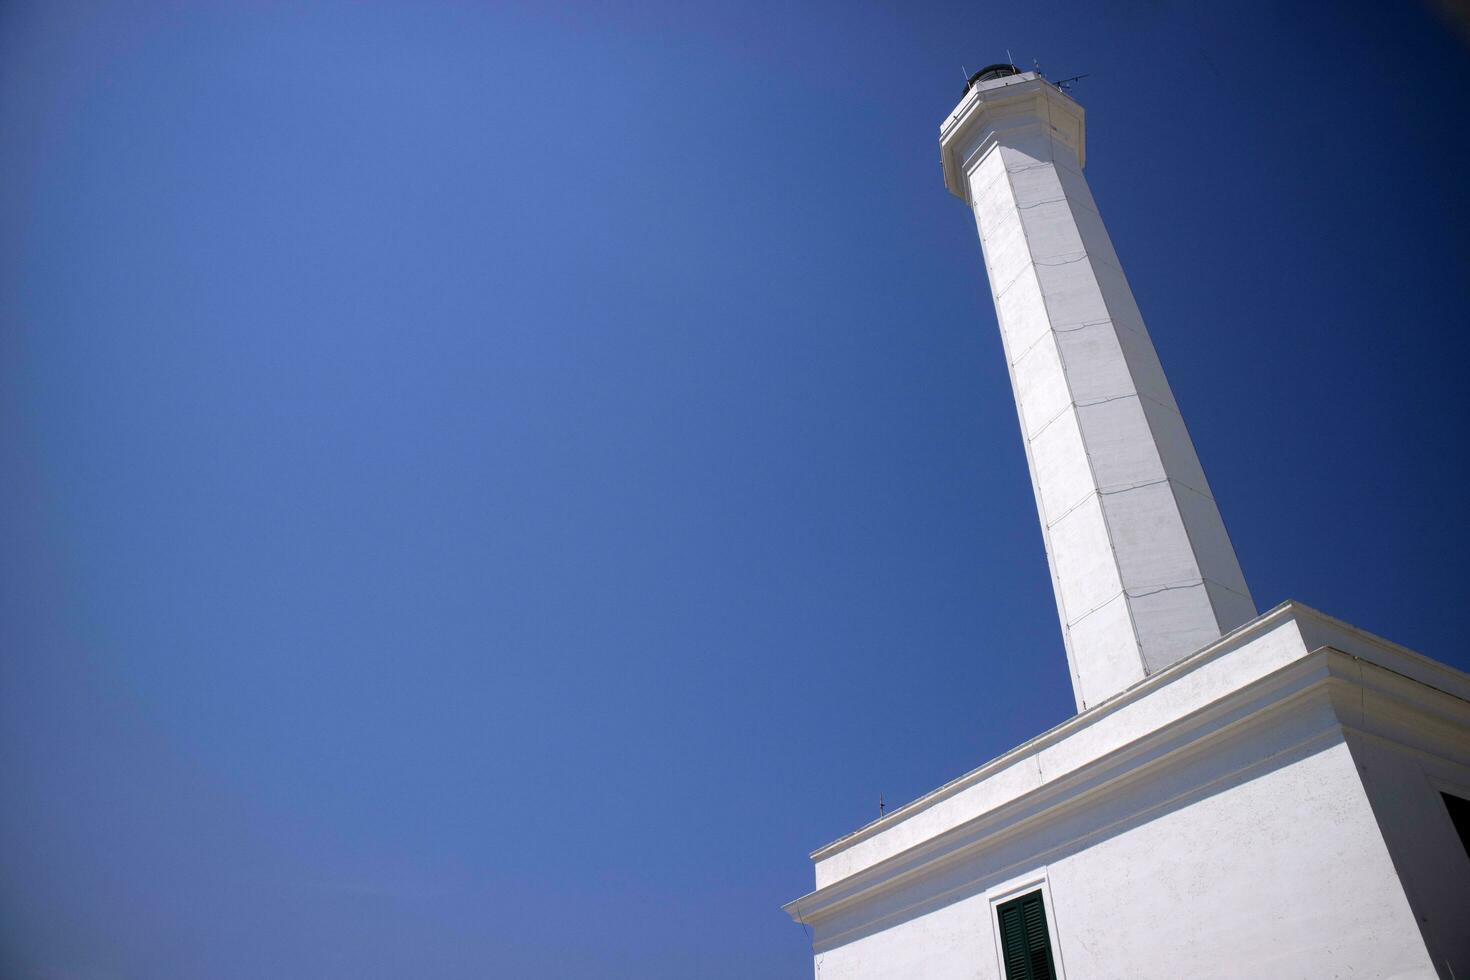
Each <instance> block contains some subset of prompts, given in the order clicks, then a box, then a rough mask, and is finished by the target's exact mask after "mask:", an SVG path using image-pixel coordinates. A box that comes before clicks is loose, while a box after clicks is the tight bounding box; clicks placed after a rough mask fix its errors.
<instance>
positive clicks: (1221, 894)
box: [786, 66, 1470, 980]
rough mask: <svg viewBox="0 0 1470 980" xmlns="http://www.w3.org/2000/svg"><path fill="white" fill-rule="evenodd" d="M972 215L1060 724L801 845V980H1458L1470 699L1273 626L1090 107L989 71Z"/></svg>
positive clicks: (1469, 957) (976, 131) (1331, 623)
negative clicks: (1138, 265) (1106, 203)
mask: <svg viewBox="0 0 1470 980" xmlns="http://www.w3.org/2000/svg"><path fill="white" fill-rule="evenodd" d="M940 147H941V154H942V158H943V164H944V175H945V183H946V184H947V186H948V187H949V189H950V191H951V192H953V193H954V194H955V195H956V196H958V197H961V198H963V199H964V200H965V201H966V202H967V203H968V204H970V206H971V208H972V209H973V210H974V212H975V219H976V223H977V225H978V226H979V231H980V242H981V246H982V249H983V251H984V254H985V266H986V271H987V273H988V275H989V278H990V286H991V292H992V295H993V296H994V299H995V307H996V316H997V319H998V321H999V323H1000V329H1001V335H1002V339H1003V342H1004V347H1005V353H1006V358H1007V361H1008V363H1009V367H1010V376H1011V383H1012V387H1013V390H1014V392H1015V397H1016V408H1017V412H1018V414H1019V416H1020V422H1021V435H1022V439H1023V441H1024V443H1025V446H1026V458H1027V462H1028V465H1029V467H1030V471H1031V479H1032V485H1033V487H1034V488H1035V492H1036V506H1037V511H1038V513H1039V515H1040V519H1041V527H1042V533H1043V536H1044V538H1045V542H1046V552H1047V558H1048V562H1049V564H1050V566H1051V573H1052V582H1053V585H1054V588H1055V592H1056V600H1057V611H1058V615H1059V618H1060V621H1061V626H1062V634H1063V638H1064V640H1065V645H1066V650H1067V659H1068V663H1069V666H1070V668H1071V676H1072V684H1073V688H1074V691H1075V694H1076V698H1077V708H1078V712H1079V713H1078V714H1077V715H1076V716H1074V717H1073V718H1071V719H1069V720H1068V721H1066V722H1064V723H1063V724H1061V725H1059V726H1058V727H1056V728H1054V729H1052V730H1051V731H1049V732H1046V733H1044V734H1042V735H1039V736H1037V737H1036V738H1034V739H1032V740H1031V741H1029V742H1027V743H1025V744H1023V745H1021V746H1019V747H1017V748H1015V749H1013V750H1011V751H1010V752H1008V753H1006V754H1005V755H1003V756H1001V757H1000V758H998V759H994V760H992V761H990V762H988V763H986V764H985V765H983V766H981V767H980V768H978V769H976V770H974V771H973V772H970V773H967V774H965V775H963V776H961V777H959V778H958V779H956V780H954V781H953V782H951V783H948V784H947V785H944V786H941V787H940V788H938V789H936V790H934V791H933V792H931V793H929V794H927V795H926V796H923V797H921V798H920V799H918V800H915V801H914V802H912V803H910V804H908V805H907V806H904V807H901V808H899V809H897V810H894V811H892V812H890V813H889V814H887V815H886V816H884V817H883V818H882V819H880V820H877V821H875V822H874V823H871V824H869V825H868V826H866V827H863V828H862V829H860V830H857V831H855V832H854V833H852V834H849V835H848V836H846V837H844V838H842V839H841V840H838V841H835V842H833V843H831V844H828V845H827V846H825V847H823V848H821V849H819V850H817V851H816V852H815V853H814V854H812V859H813V860H814V861H815V862H816V890H815V891H813V892H811V893H810V894H808V895H806V896H803V897H802V898H799V899H797V900H796V901H794V902H792V903H790V904H789V905H787V906H786V911H787V912H788V913H789V914H790V915H791V916H792V917H793V918H794V919H796V920H797V921H799V922H801V923H804V924H805V925H806V926H808V927H809V928H810V930H811V932H812V936H813V952H814V957H815V970H816V975H817V976H818V977H819V978H820V980H857V978H863V980H868V978H879V977H881V978H926V980H927V978H932V980H950V978H954V980H960V978H965V980H973V978H1006V980H1020V978H1024V980H1042V978H1050V977H1059V978H1069V980H1096V978H1125V977H1126V978H1129V980H1149V978H1160V980H1163V978H1171V980H1172V978H1181V977H1189V978H1205V977H1221V978H1227V977H1228V978H1254V977H1272V978H1303V980H1307V978H1311V980H1316V978H1331V977H1355V978H1377V977H1403V978H1407V977H1441V978H1444V980H1455V978H1459V980H1470V676H1467V675H1466V674H1463V673H1461V672H1459V671H1456V670H1453V669H1451V668H1449V667H1446V666H1444V665H1442V664H1439V663H1436V662H1434V661H1432V660H1428V659H1426V658H1424V657H1421V656H1419V655H1418V654H1415V653H1413V652H1412V651H1409V650H1406V649H1404V648H1403V647H1400V646H1397V645H1395V644H1393V643H1390V642H1388V641H1387V640H1383V639H1379V638H1378V637H1375V636H1371V635H1368V634H1366V633H1363V632H1361V631H1359V630H1357V629H1354V628H1353V627H1351V626H1349V625H1347V624H1346V623H1343V622H1340V621H1338V620H1335V619H1332V618H1330V617H1327V616H1324V615H1323V614H1321V613H1318V612H1316V611H1314V610H1311V609H1307V608H1305V607H1303V606H1300V605H1298V604H1296V603H1293V602H1286V603H1282V604H1281V605H1279V606H1276V607H1275V608H1274V609H1271V610H1270V611H1269V612H1266V613H1264V614H1262V615H1259V616H1258V615H1257V614H1256V607H1255V604H1254V602H1253V601H1252V599H1251V597H1250V592H1249V590H1248V589H1247V587H1246V584H1245V580H1244V578H1243V576H1242V575H1241V571H1240V565H1239V563H1238V562H1237V561H1236V558H1235V552H1234V549H1233V547H1232V546H1231V543H1230V539H1229V537H1228V535H1227V534H1226V532H1225V526H1224V524H1223V522H1222V521H1221V519H1220V514H1219V511H1218V510H1217V509H1216V506H1215V501H1214V499H1213V497H1212V495H1211V493H1210V488H1209V485H1208V483H1207V482H1206V480H1205V477H1204V473H1203V471H1202V470H1201V468H1200V464H1199V460H1198V459H1197V458H1196V456H1195V451H1194V446H1193V444H1192V443H1191V442H1190V439H1189V434H1188V432H1187V431H1186V430H1185V427H1184V422H1183V420H1182V419H1181V418H1180V415H1179V411H1178V408H1177V406H1176V405H1175V402H1174V398H1173V395H1172V394H1171V392H1170V390H1169V385H1168V382H1167V381H1166V380H1165V377H1164V373H1163V369H1162V368H1161V367H1160V365H1159V360H1158V357H1157V355H1156V354H1155V353H1154V349H1153V345H1152V343H1151V342H1150V340H1149V337H1148V333H1147V331H1146V329H1145V327H1144V323H1143V319H1142V317H1141V316H1140V314H1139V311H1138V308H1137V306H1136V305H1135V303H1134V301H1133V294H1132V291H1131V290H1130V288H1129V286H1128V282H1127V279H1126V278H1125V276H1124V275H1123V272H1122V269H1121V268H1120V267H1119V264H1118V257H1117V255H1116V254H1115V253H1114V251H1113V248H1112V245H1111V243H1110V241H1109V239H1108V234H1107V231H1106V229H1105V228H1104V227H1103V223H1102V219H1101V218H1100V217H1099V215H1098V211H1097V206H1096V204H1095V203H1094V201H1093V198H1092V195H1091V192H1090V191H1089V190H1088V187H1087V182H1086V180H1085V179H1084V178H1083V176H1082V166H1083V162H1084V141H1083V112H1082V109H1081V107H1080V106H1078V105H1077V103H1076V102H1074V101H1073V100H1072V99H1071V98H1069V97H1068V96H1067V95H1066V94H1065V93H1063V92H1061V91H1060V90H1058V89H1057V88H1056V87H1055V86H1053V85H1052V84H1050V83H1049V82H1047V81H1046V80H1045V79H1043V78H1040V77H1039V76H1037V75H1036V74H1034V73H1031V72H1024V73H1018V72H1016V70H1015V69H1014V68H1012V67H1010V66H995V67H994V68H992V69H987V70H986V71H984V72H981V73H978V74H977V75H976V77H975V78H974V79H972V80H971V85H970V87H969V89H968V91H967V92H966V94H965V97H964V99H963V100H962V101H961V102H960V104H959V106H958V108H956V109H955V111H954V112H953V113H951V114H950V116H949V118H948V119H946V120H945V121H944V124H943V125H942V126H941V127H940Z"/></svg>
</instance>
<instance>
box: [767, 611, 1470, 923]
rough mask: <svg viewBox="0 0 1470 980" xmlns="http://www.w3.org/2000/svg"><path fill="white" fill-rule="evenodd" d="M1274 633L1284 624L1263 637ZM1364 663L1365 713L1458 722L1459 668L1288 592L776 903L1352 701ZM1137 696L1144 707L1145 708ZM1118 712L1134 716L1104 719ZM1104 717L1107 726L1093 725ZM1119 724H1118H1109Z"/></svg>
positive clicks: (831, 895)
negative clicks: (977, 791) (1027, 767)
mask: <svg viewBox="0 0 1470 980" xmlns="http://www.w3.org/2000/svg"><path fill="white" fill-rule="evenodd" d="M1277 631H1283V632H1281V633H1280V635H1278V636H1272V635H1270V634H1274V633H1277ZM1232 654H1238V656H1235V657H1232V656H1231V655H1232ZM1222 660H1223V661H1224V662H1221V661H1222ZM1212 665H1215V666H1214V668H1213V669H1212ZM1365 665H1369V666H1371V667H1372V668H1373V670H1372V674H1373V676H1374V677H1377V678H1380V680H1378V681H1375V684H1376V687H1374V694H1373V697H1372V705H1373V707H1372V713H1373V714H1374V715H1375V717H1391V713H1390V714H1389V715H1385V714H1384V713H1383V712H1384V710H1386V709H1385V707H1384V706H1387V705H1391V704H1392V705H1398V708H1396V709H1394V710H1399V711H1401V712H1408V713H1409V715H1412V716H1413V717H1414V718H1416V719H1419V720H1420V721H1422V720H1423V719H1426V718H1430V717H1435V716H1440V717H1443V716H1445V715H1446V712H1448V714H1449V715H1450V716H1452V718H1450V719H1449V720H1448V727H1447V728H1446V731H1449V730H1451V729H1453V728H1454V727H1455V726H1457V725H1462V724H1466V723H1467V720H1470V675H1466V674H1464V673H1462V672H1460V671H1457V670H1454V669H1452V668H1450V667H1446V666H1444V665H1443V664H1439V663H1437V662H1435V661H1433V660H1430V659H1428V658H1425V657H1422V656H1420V655H1419V654H1416V653H1414V652H1413V651H1411V650H1407V649H1405V648H1403V647H1400V646H1398V645H1397V644H1393V643H1390V642H1388V641H1386V640H1383V639H1381V638H1379V637H1376V636H1373V635H1372V634H1369V633H1366V632H1364V631H1362V630H1358V629H1356V628H1355V627H1352V626H1350V625H1348V624H1346V623H1343V622H1341V621H1339V620H1335V619H1333V618H1331V617H1329V616H1325V615H1323V614H1322V613H1319V612H1317V611H1316V610H1313V609H1310V608H1308V607H1306V606H1303V605H1301V604H1299V603H1296V602H1290V601H1288V602H1285V603H1282V604H1281V605H1279V606H1277V607H1276V608H1274V609H1271V610H1270V611H1268V612H1266V613H1265V614H1263V615H1261V616H1259V617H1257V618H1256V619H1255V620H1252V621H1251V622H1249V623H1246V624H1244V625H1243V626H1241V627H1240V628H1238V629H1236V630H1234V631H1232V632H1231V633H1229V634H1227V635H1226V636H1224V637H1222V638H1221V639H1220V640H1218V641H1217V642H1215V643H1212V644H1210V645H1209V646H1207V647H1205V648H1204V649H1202V650H1200V651H1199V652H1198V653H1196V654H1194V655H1192V656H1191V657H1188V658H1186V659H1185V660H1182V661H1180V662H1178V663H1176V664H1174V665H1172V666H1170V667H1169V668H1167V669H1165V670H1163V671H1160V672H1159V673H1157V674H1154V675H1152V676H1150V677H1148V678H1145V679H1144V680H1143V681H1140V682H1139V683H1138V684H1136V685H1134V686H1133V687H1130V688H1129V689H1127V690H1125V691H1123V692H1122V693H1120V694H1118V695H1117V696H1115V697H1113V698H1111V699H1109V700H1108V701H1106V702H1103V703H1102V704H1100V705H1097V706H1096V707H1094V708H1091V709H1088V710H1087V711H1085V712H1083V713H1082V714H1079V715H1076V716H1074V717H1072V718H1070V719H1068V720H1067V721H1065V722H1063V723H1062V724H1061V725H1058V726H1057V727H1055V728H1053V729H1051V730H1050V731H1048V732H1045V733H1043V734H1041V735H1039V736H1037V737H1036V738H1034V739H1031V740H1030V741H1028V742H1026V743H1024V744H1022V745H1020V746H1017V747H1016V748H1015V749H1012V750H1011V751H1010V752H1007V753H1005V754H1004V755H1002V756H1000V757H999V758H997V759H994V760H992V761H991V762H988V763H986V764H985V765H983V766H981V767H979V768H978V769H975V770H973V771H971V772H969V773H966V774H965V775H963V776H961V777H959V778H958V779H955V780H952V781H951V782H949V783H946V784H945V785H944V786H941V787H939V788H938V789H936V790H934V791H932V792H930V793H928V794H926V795H925V796H923V797H920V798H919V799H917V800H914V801H913V802H911V803H909V804H906V805H905V806H903V807H900V808H899V809H898V810H895V811H894V812H892V813H890V814H888V815H887V816H885V817H883V818H882V819H880V820H878V821H874V822H873V823H871V824H868V825H867V826H865V827H863V828H860V829H859V830H857V831H854V832H853V833H851V834H848V835H847V836H845V837H843V838H841V839H839V840H837V841H834V842H833V843H831V844H828V845H826V846H825V847H823V848H820V849H818V850H817V851H815V852H813V854H812V857H813V859H815V860H817V861H819V862H820V861H824V860H830V859H833V858H835V857H839V856H840V855H842V853H843V852H844V851H847V850H848V849H850V848H854V847H859V846H860V845H862V844H863V843H864V842H867V841H872V840H873V839H874V838H877V837H879V836H880V835H884V834H888V833H890V832H892V831H894V830H896V829H899V828H902V827H903V826H904V824H905V822H906V821H909V820H913V819H916V818H919V817H922V816H923V815H924V814H926V812H927V811H929V810H930V809H931V808H934V807H936V806H939V805H940V804H942V803H945V802H946V801H954V798H955V797H956V796H958V795H959V794H961V793H963V792H965V791H966V790H969V789H971V788H973V787H977V786H979V785H980V784H982V783H984V782H985V781H986V780H987V779H989V778H991V777H992V776H996V775H997V774H1000V773H1003V772H1015V771H1017V770H1016V769H1015V768H1014V767H1016V766H1017V764H1018V763H1025V764H1034V766H1035V772H1036V776H1035V780H1034V783H1033V784H1032V785H1030V786H1025V787H1020V786H1018V787H1016V788H1015V791H1014V792H1013V793H1012V795H1010V796H1003V794H1002V797H1003V798H998V799H994V800H992V801H991V804H990V805H986V806H983V807H980V808H978V809H977V810H976V811H975V812H973V813H965V814H964V815H963V818H962V819H961V818H956V816H955V815H954V814H953V813H951V814H949V815H948V816H947V817H946V818H944V819H940V820H931V823H937V824H942V826H935V827H933V828H930V830H931V832H927V833H926V832H920V831H918V830H915V831H911V832H910V833H911V835H912V836H914V837H915V838H916V840H915V842H914V843H912V844H911V845H910V846H907V847H895V848H892V853H880V854H877V855H871V854H870V855H868V856H867V857H868V858H870V860H866V861H863V860H859V861H858V862H857V863H856V866H854V867H853V868H852V869H850V870H849V871H848V872H847V873H843V874H838V875H836V876H835V877H833V876H831V875H829V876H827V877H828V880H827V881H826V882H825V883H824V884H823V886H822V887H819V888H818V889H817V890H816V891H814V892H812V893H811V894H809V895H807V896H805V897H803V898H801V899H798V900H796V901H795V902H792V903H790V904H789V905H787V906H786V909H787V911H788V912H789V913H790V914H791V915H792V916H793V917H796V918H799V919H800V920H801V921H806V922H810V921H813V919H814V918H818V917H825V916H827V915H830V914H832V913H833V912H834V911H835V910H837V909H840V908H842V907H846V906H848V905H850V904H851V903H853V902H856V901H860V900H863V899H864V898H865V897H867V896H869V895H870V894H871V893H873V891H874V890H875V889H881V890H887V889H889V888H893V887H898V886H899V885H900V884H901V883H902V882H903V881H906V880H909V879H911V878H912V877H913V876H914V875H917V874H927V873H930V872H931V871H932V870H934V869H935V868H936V867H938V866H940V865H942V864H943V863H944V862H947V861H951V860H958V859H960V857H962V856H963V855H964V854H966V853H969V852H970V851H972V850H973V849H975V848H978V847H983V846H989V845H990V844H991V843H994V842H995V840H997V839H998V838H999V835H1002V834H1008V833H1010V832H1011V831H1013V830H1016V829H1017V828H1019V827H1021V826H1023V825H1026V824H1029V823H1031V822H1032V821H1034V820H1036V819H1040V818H1042V817H1043V815H1047V816H1056V815H1058V814H1062V813H1065V812H1069V811H1070V810H1071V809H1073V808H1075V807H1078V806H1082V805H1085V804H1086V801H1088V800H1092V799H1095V798H1096V794H1098V793H1100V792H1103V791H1104V788H1105V787H1108V786H1111V785H1113V784H1116V783H1118V782H1119V781H1123V780H1131V779H1135V778H1145V776H1146V774H1147V773H1149V772H1152V771H1156V770H1157V769H1158V767H1160V766H1164V765H1168V764H1172V762H1177V761H1178V760H1179V759H1180V758H1183V757H1184V755H1185V754H1192V753H1193V752H1195V751H1196V750H1199V749H1202V748H1203V747H1205V745H1206V744H1207V743H1208V744H1215V743H1216V742H1217V741H1218V739H1220V738H1223V737H1226V735H1227V733H1228V732H1231V731H1235V730H1236V729H1238V728H1239V726H1240V725H1242V724H1246V723H1247V722H1248V721H1249V720H1251V719H1254V720H1255V722H1253V723H1258V722H1260V721H1261V720H1262V719H1264V718H1266V717H1267V716H1269V715H1272V714H1274V713H1276V712H1279V711H1284V710H1288V709H1289V708H1290V707H1291V706H1292V705H1295V704H1298V703H1301V699H1304V698H1309V697H1317V698H1318V700H1319V701H1321V700H1322V699H1321V698H1320V697H1319V695H1320V694H1321V693H1322V692H1327V694H1329V695H1332V696H1333V697H1334V699H1337V698H1340V697H1342V696H1343V694H1342V692H1343V691H1344V690H1348V689H1351V690H1352V691H1355V692H1357V693H1358V698H1359V704H1360V707H1361V705H1363V704H1366V703H1368V699H1367V697H1366V695H1364V694H1363V692H1364V691H1366V690H1367V688H1366V687H1365V681H1364V677H1365ZM1383 678H1387V679H1388V680H1382V679H1383ZM1149 699H1153V703H1145V702H1146V701H1148V700H1149ZM1348 700H1349V701H1351V697H1348ZM1445 705H1450V707H1448V708H1447V707H1445ZM1405 706H1407V707H1405ZM1431 708H1432V710H1431ZM1130 709H1132V710H1133V711H1134V713H1135V714H1137V715H1138V717H1136V718H1131V719H1129V718H1122V717H1114V716H1118V715H1119V713H1120V712H1125V711H1129V710H1130ZM1144 709H1146V710H1144ZM1140 712H1141V713H1140ZM1110 717H1111V718H1113V726H1112V727H1114V728H1117V730H1115V731H1112V732H1110V733H1109V732H1100V731H1098V729H1100V728H1101V727H1103V725H1104V723H1105V722H1106V721H1107V720H1108V719H1109V718H1110ZM1124 722H1127V727H1123V728H1119V727H1118V726H1119V725H1121V724H1122V723H1124ZM1342 724H1343V725H1351V727H1353V728H1359V727H1361V722H1353V721H1352V720H1351V719H1350V718H1346V717H1345V718H1343V719H1342ZM1397 727H1399V728H1403V726H1402V725H1400V726H1397ZM1089 729H1091V731H1089ZM1339 730H1340V728H1339ZM1379 734H1382V733H1381V732H1379ZM1069 742H1070V743H1071V744H1068V743H1069ZM1033 760H1034V763H1033ZM1171 760H1172V761H1171ZM1048 766H1050V767H1051V769H1052V771H1050V772H1048V771H1047V770H1048ZM959 802H963V801H956V803H959ZM952 807H953V804H952ZM895 840H897V838H895ZM880 846H881V845H880ZM870 847H871V845H870ZM821 878H822V876H821V875H820V874H819V880H820V879H821Z"/></svg>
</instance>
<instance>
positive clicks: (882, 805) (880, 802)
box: [878, 793, 888, 820]
mask: <svg viewBox="0 0 1470 980" xmlns="http://www.w3.org/2000/svg"><path fill="white" fill-rule="evenodd" d="M887 809H888V804H887V803H885V802H883V794H882V793H879V794H878V819H880V820H881V819H883V811H885V810H887Z"/></svg>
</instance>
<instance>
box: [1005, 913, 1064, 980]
mask: <svg viewBox="0 0 1470 980" xmlns="http://www.w3.org/2000/svg"><path fill="white" fill-rule="evenodd" d="M995 914H996V917H997V918H999V919H1000V950H1001V959H1002V960H1004V962H1005V967H1006V980H1053V978H1054V977H1055V976H1056V975H1057V973H1056V967H1055V966H1053V965H1052V958H1051V935H1050V934H1049V933H1048V932H1047V929H1046V906H1045V905H1044V904H1043V903H1042V901H1041V892H1039V891H1035V892H1031V893H1029V894H1026V895H1022V896H1021V897H1020V898H1013V899H1011V900H1010V901H1009V902H1005V903H1004V904H1002V905H998V906H996V909H995Z"/></svg>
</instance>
